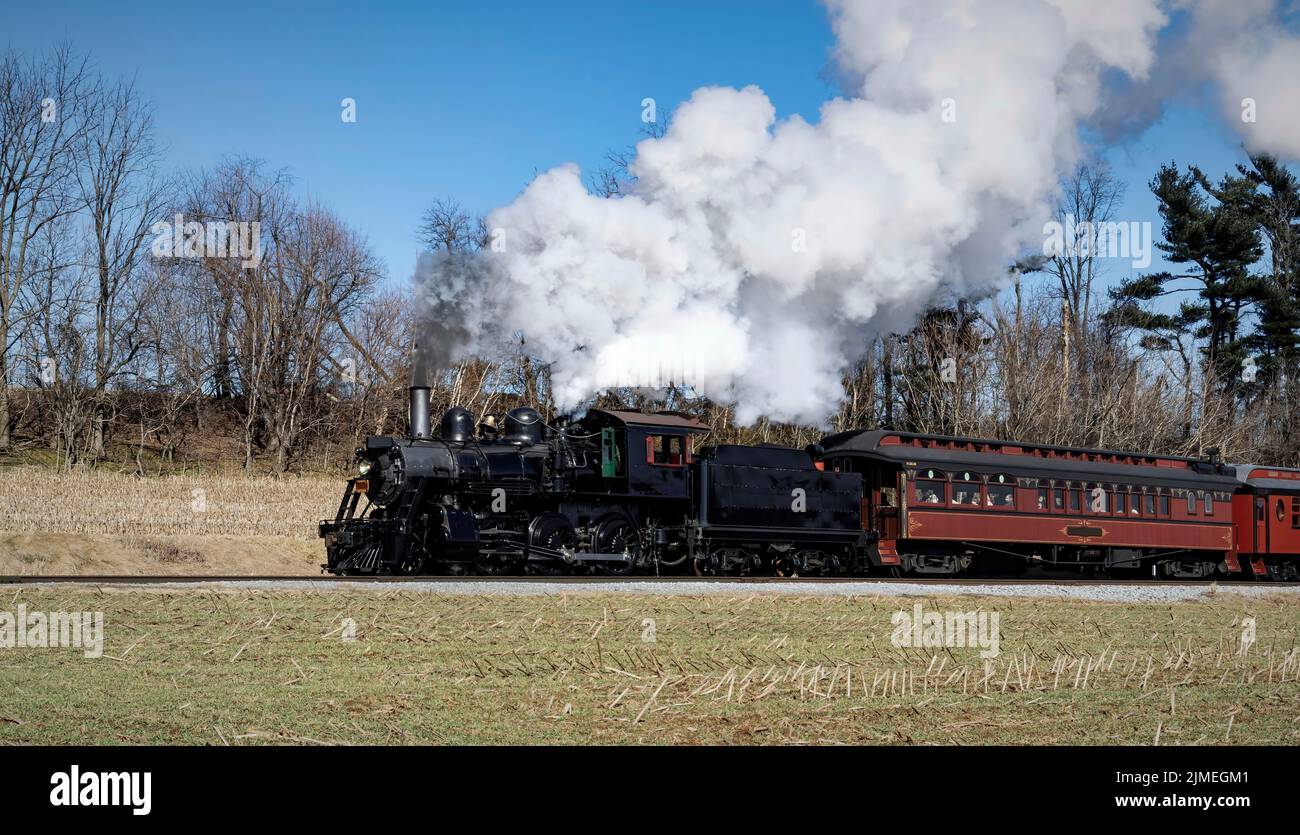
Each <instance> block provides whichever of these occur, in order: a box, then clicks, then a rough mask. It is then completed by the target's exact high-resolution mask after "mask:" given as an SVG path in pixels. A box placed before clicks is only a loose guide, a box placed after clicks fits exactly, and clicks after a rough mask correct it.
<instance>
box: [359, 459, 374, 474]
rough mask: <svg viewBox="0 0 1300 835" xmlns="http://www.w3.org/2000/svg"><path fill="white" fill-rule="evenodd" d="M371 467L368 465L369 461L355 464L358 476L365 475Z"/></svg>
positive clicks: (363, 460)
mask: <svg viewBox="0 0 1300 835" xmlns="http://www.w3.org/2000/svg"><path fill="white" fill-rule="evenodd" d="M372 466H373V465H372V464H371V463H370V461H369V459H362V461H361V463H360V464H357V473H359V474H360V475H366V474H367V473H369V472H370V470H371V467H372Z"/></svg>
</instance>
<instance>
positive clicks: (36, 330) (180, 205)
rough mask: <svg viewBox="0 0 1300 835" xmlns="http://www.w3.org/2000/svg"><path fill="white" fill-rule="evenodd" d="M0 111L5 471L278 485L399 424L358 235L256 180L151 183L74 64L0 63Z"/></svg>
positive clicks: (269, 175)
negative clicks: (43, 469)
mask: <svg viewBox="0 0 1300 835" xmlns="http://www.w3.org/2000/svg"><path fill="white" fill-rule="evenodd" d="M0 102H2V104H0V107H2V108H3V109H2V110H0V454H9V455H10V456H11V457H12V456H14V455H21V454H22V453H30V452H32V451H46V455H47V456H48V457H50V459H51V460H52V461H53V462H55V463H56V465H57V466H59V467H60V468H70V467H74V466H79V465H90V464H95V463H97V462H101V461H106V460H108V461H116V462H118V463H120V464H125V465H127V466H133V467H135V468H136V469H138V470H139V471H140V472H141V473H144V472H149V471H154V470H162V469H164V468H169V467H172V466H176V465H177V459H178V456H179V457H180V458H181V459H183V460H190V461H193V460H196V459H200V458H208V459H211V458H233V459H234V460H237V461H238V462H239V463H240V464H242V466H243V467H244V468H245V469H247V470H250V471H251V470H253V469H255V468H268V469H271V470H273V471H278V472H283V471H285V470H287V469H289V468H290V467H292V466H295V465H296V464H299V463H301V462H302V460H303V459H304V456H306V455H308V454H309V452H310V451H311V450H312V448H313V445H319V444H320V443H322V442H328V445H329V449H333V448H335V447H337V446H341V444H340V441H341V440H342V439H344V438H356V437H359V436H360V435H361V434H363V433H364V431H365V429H364V427H369V431H375V430H379V429H384V428H387V427H389V426H391V425H392V421H391V420H390V413H391V412H392V408H393V405H392V404H393V402H395V401H394V400H393V398H390V397H389V395H390V394H391V393H392V391H391V390H392V389H393V388H394V386H393V385H391V383H392V380H391V379H390V376H389V373H388V372H389V371H390V369H394V368H396V367H398V366H400V365H401V363H402V362H403V360H401V359H398V357H399V356H404V355H405V353H406V351H407V349H408V346H409V340H410V334H409V332H408V330H406V325H405V323H406V318H405V317H406V312H405V308H406V300H405V299H403V298H401V297H400V294H396V293H394V292H392V291H390V290H385V289H384V286H383V283H382V279H383V271H382V269H381V266H380V264H379V262H378V261H377V259H376V258H375V257H374V255H373V253H371V251H370V250H369V248H368V246H367V244H366V241H365V240H364V238H363V237H362V236H360V235H359V234H358V233H357V232H356V231H355V230H353V229H350V228H348V226H347V225H346V224H345V223H343V222H342V221H341V220H340V219H339V218H338V217H337V216H336V215H335V214H333V213H332V212H331V211H330V210H329V209H327V208H325V207H324V206H321V205H320V204H318V203H316V202H313V201H311V200H308V199H302V198H300V197H298V196H296V195H295V192H294V190H293V188H292V184H291V182H290V180H289V178H288V176H287V175H285V174H283V173H281V172H275V171H270V170H267V169H266V167H265V166H264V165H263V164H261V163H260V162H258V161H256V160H251V159H244V158H229V159H225V160H222V161H220V162H218V163H217V164H215V165H214V166H213V167H211V168H209V169H206V170H200V171H193V172H177V173H174V174H164V173H162V171H161V154H160V151H159V148H158V145H157V141H156V137H155V135H154V130H153V120H152V114H151V108H150V105H149V104H148V102H146V101H145V100H144V99H143V97H142V96H141V95H140V93H139V91H138V90H136V88H135V87H134V86H133V85H132V84H130V83H127V82H121V81H112V80H108V79H105V78H103V77H101V76H100V75H99V74H98V73H96V72H95V71H93V70H92V69H91V67H90V64H89V63H88V61H87V59H86V58H85V57H84V56H79V55H77V54H76V53H74V51H73V50H71V49H70V48H67V47H62V48H59V49H56V50H54V51H52V52H50V53H48V54H44V55H37V56H23V55H21V54H19V53H17V52H15V51H13V50H10V51H9V52H7V53H5V55H4V57H3V61H2V62H0ZM182 463H183V462H182Z"/></svg>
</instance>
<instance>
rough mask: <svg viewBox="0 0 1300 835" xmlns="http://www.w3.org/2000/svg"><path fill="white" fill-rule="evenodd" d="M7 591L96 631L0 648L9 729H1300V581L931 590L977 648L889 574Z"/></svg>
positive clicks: (822, 733) (131, 737) (998, 738)
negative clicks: (756, 591) (977, 621)
mask: <svg viewBox="0 0 1300 835" xmlns="http://www.w3.org/2000/svg"><path fill="white" fill-rule="evenodd" d="M16 592H17V593H16V594H14V595H13V596H12V598H11V599H8V600H0V608H12V607H13V606H14V605H16V604H17V603H18V602H23V603H25V604H26V605H27V607H28V609H29V610H61V611H81V610H100V611H103V612H104V613H105V620H106V630H107V633H108V639H107V646H106V649H105V658H102V659H99V660H92V659H87V658H84V657H82V656H81V655H80V654H79V653H78V652H77V651H75V650H26V651H22V652H17V651H13V650H7V651H0V690H3V692H5V693H6V694H7V697H6V700H5V704H4V707H3V708H2V709H0V713H2V714H3V716H0V742H17V743H66V742H80V741H85V742H97V743H139V742H156V743H169V742H175V743H200V744H249V743H265V742H292V743H389V744H391V743H514V742H523V743H539V742H559V743H586V742H602V743H633V744H638V743H781V744H835V743H900V742H902V743H957V744H979V743H1023V744H1060V743H1073V742H1084V743H1136V744H1151V743H1157V742H1158V743H1159V744H1162V745H1164V744H1188V743H1191V744H1219V743H1224V742H1231V743H1242V744H1286V745H1293V744H1296V743H1297V742H1300V649H1297V647H1300V635H1298V634H1297V623H1300V619H1298V618H1297V617H1296V616H1297V613H1298V609H1300V604H1297V602H1296V601H1295V600H1294V599H1292V598H1282V597H1275V598H1264V599H1260V598H1243V597H1236V596H1232V595H1222V594H1221V595H1219V596H1218V597H1216V598H1214V599H1208V600H1205V601H1201V602H1190V603H1178V604H1168V605H1151V604H1142V605H1121V604H1104V603H1093V602H1082V601H1061V600H1029V599H1003V598H998V599H993V598H937V599H930V600H927V601H926V606H927V608H928V609H940V610H942V609H956V610H962V611H967V610H972V609H976V608H982V609H984V610H985V611H997V612H998V613H999V615H1000V619H1001V635H1002V641H1001V648H1002V652H1001V654H1000V655H999V656H998V657H997V658H995V659H991V660H988V661H986V660H985V659H982V658H980V657H979V656H978V654H977V650H975V649H962V648H955V649H942V648H940V649H937V650H931V649H913V648H898V647H895V646H893V645H892V643H891V642H890V633H891V631H892V626H891V624H890V616H891V615H892V614H893V613H894V612H896V611H898V610H899V609H902V608H910V606H911V603H912V601H910V600H907V601H903V600H898V599H891V598H883V597H869V598H831V597H791V596H774V595H755V596H751V597H744V598H741V597H734V596H707V597H695V598H692V597H664V598H659V597H651V596H641V595H636V596H627V595H606V594H598V595H597V594H592V595H587V594H582V595H566V596H558V597H501V596H483V597H472V596H439V595H428V594H418V593H411V592H405V591H402V590H400V589H395V590H391V591H383V592H359V591H325V592H311V593H305V592H303V593H298V592H295V593H289V592H252V591H237V592H233V591H177V592H163V591H130V592H123V591H112V590H104V591H89V590H84V589H71V588H55V589H50V590H39V591H38V590H33V589H28V588H23V589H18V590H16ZM6 597H9V596H8V595H6ZM1245 618H1254V619H1255V623H1256V640H1255V642H1254V643H1251V644H1248V645H1246V644H1243V642H1242V636H1243V635H1244V634H1245V631H1244V629H1243V622H1244V621H1243V619H1245ZM348 636H352V637H353V638H354V640H348V639H347V637H348ZM650 637H653V638H654V640H653V641H650V640H647V638H650Z"/></svg>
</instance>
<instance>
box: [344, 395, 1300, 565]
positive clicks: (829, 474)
mask: <svg viewBox="0 0 1300 835" xmlns="http://www.w3.org/2000/svg"><path fill="white" fill-rule="evenodd" d="M428 395H429V390H428V389H427V388H422V387H415V388H412V389H411V390H410V432H409V434H408V436H407V437H389V436H378V437H370V438H367V439H366V443H365V446H363V447H362V448H360V449H358V450H357V464H358V469H357V476H356V477H354V478H352V479H350V480H349V481H348V484H347V487H346V489H345V490H344V494H343V498H342V501H341V502H340V504H339V508H338V512H337V514H336V515H335V518H334V519H331V520H326V521H324V522H322V523H321V525H320V534H321V536H322V537H324V539H325V543H326V555H327V561H326V563H325V565H324V566H323V568H324V569H325V570H326V571H329V572H332V573H334V574H340V575H357V574H424V573H447V574H466V573H476V574H497V575H513V574H524V573H534V574H560V573H564V574H569V573H584V572H587V573H590V572H594V573H599V574H613V575H619V574H630V573H633V572H646V573H667V572H694V573H696V574H699V575H703V576H709V575H737V574H773V575H780V576H796V575H797V576H807V575H834V574H863V573H868V572H871V571H884V572H888V573H893V574H908V575H949V576H953V575H960V574H965V573H969V572H972V571H975V570H979V571H981V572H982V573H985V574H1017V573H1021V572H1023V571H1024V570H1025V569H1026V568H1027V567H1030V566H1042V567H1047V568H1054V569H1063V570H1068V571H1071V572H1078V573H1079V574H1081V575H1085V576H1100V575H1105V576H1120V577H1156V578H1184V579H1210V578H1216V577H1237V578H1261V579H1264V578H1267V579H1275V580H1300V470H1293V469H1286V468H1279V467H1266V466H1259V465H1228V464H1225V463H1223V462H1221V461H1219V460H1218V458H1217V455H1215V454H1211V455H1210V456H1209V458H1207V459H1204V460H1202V459H1195V458H1184V457H1176V456H1159V455H1149V454H1141V453H1127V452H1115V451H1109V450H1097V449H1080V448H1072V447H1060V446H1051V445H1043V444H1030V443H1023V442H1017V441H994V440H984V439H975V438H954V437H946V436H937V435H922V434H916V433H907V432H897V431H893V430H855V431H850V432H842V433H838V434H835V435H830V436H828V437H826V438H823V439H822V440H821V441H820V442H819V443H818V444H813V445H811V446H810V447H808V448H807V449H804V450H797V449H790V448H786V447H778V446H767V445H763V446H735V445H715V446H706V447H703V448H701V449H698V450H697V449H696V448H695V446H696V444H695V442H696V440H697V439H698V438H699V437H700V436H701V435H702V434H703V433H704V432H705V431H706V429H707V427H705V426H704V425H703V424H701V423H699V422H698V421H695V420H693V419H691V418H689V417H686V416H684V415H681V414H676V413H660V414H642V413H640V412H627V411H610V410H600V409H593V410H591V411H589V412H587V414H586V415H584V416H583V417H582V418H581V419H580V420H573V421H559V422H557V424H556V425H554V426H548V425H546V424H545V423H544V422H543V420H542V418H541V415H540V414H538V412H537V411H536V410H534V409H531V408H518V409H514V410H512V411H511V412H509V413H508V414H506V415H504V416H503V417H502V418H501V420H499V421H497V420H494V419H488V420H485V421H484V422H483V423H482V424H479V425H477V426H476V425H475V422H474V419H473V417H472V416H471V415H470V414H469V413H468V412H467V411H466V410H464V409H462V408H456V407H453V408H451V409H449V410H448V411H447V412H446V413H445V414H444V415H443V416H442V418H441V420H440V421H439V422H438V427H437V432H436V433H435V432H434V431H433V430H432V427H431V425H430V418H429V397H428ZM363 500H364V504H362V501H363Z"/></svg>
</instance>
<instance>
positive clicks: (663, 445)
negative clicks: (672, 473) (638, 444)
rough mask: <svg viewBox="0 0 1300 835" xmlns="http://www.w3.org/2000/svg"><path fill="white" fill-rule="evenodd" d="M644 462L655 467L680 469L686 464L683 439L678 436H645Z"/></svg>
mask: <svg viewBox="0 0 1300 835" xmlns="http://www.w3.org/2000/svg"><path fill="white" fill-rule="evenodd" d="M645 461H646V463H647V464H653V465H655V466H656V467H681V466H683V465H685V463H686V446H685V439H684V438H682V437H681V436H680V435H647V436H646V439H645Z"/></svg>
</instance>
